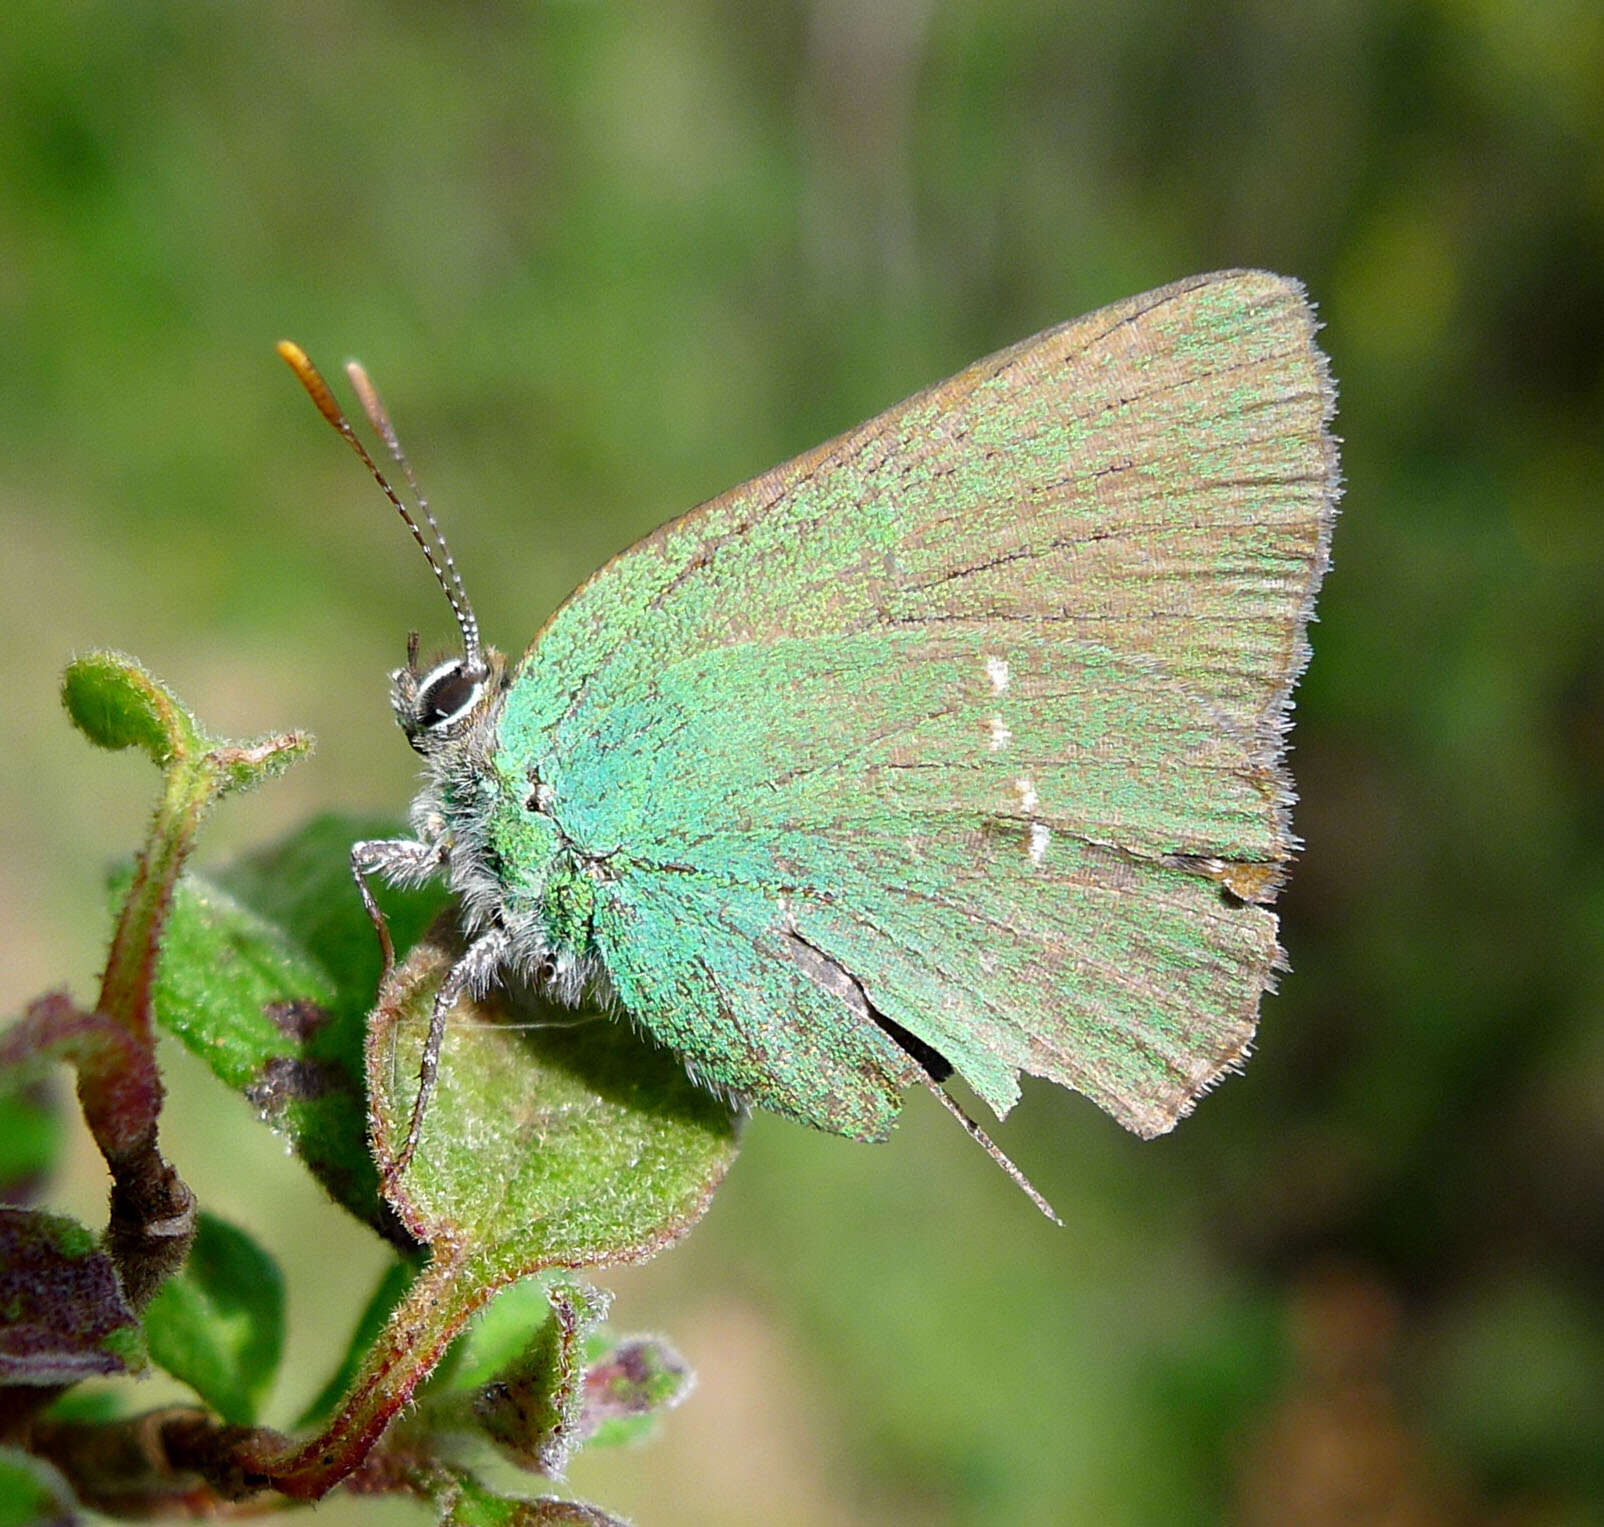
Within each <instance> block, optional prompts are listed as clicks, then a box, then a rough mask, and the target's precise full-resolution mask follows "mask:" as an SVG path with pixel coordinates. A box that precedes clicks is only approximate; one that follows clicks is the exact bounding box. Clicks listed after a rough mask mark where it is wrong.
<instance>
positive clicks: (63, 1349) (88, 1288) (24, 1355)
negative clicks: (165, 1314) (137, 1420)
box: [0, 1207, 145, 1384]
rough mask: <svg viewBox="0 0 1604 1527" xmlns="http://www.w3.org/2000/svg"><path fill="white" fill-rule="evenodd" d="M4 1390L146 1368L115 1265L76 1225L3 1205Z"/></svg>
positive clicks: (0, 1302) (0, 1345)
mask: <svg viewBox="0 0 1604 1527" xmlns="http://www.w3.org/2000/svg"><path fill="white" fill-rule="evenodd" d="M0 1320H3V1322H4V1323H3V1324H0V1384H74V1383H77V1381H78V1380H79V1379H85V1378H91V1377H96V1376H104V1375H106V1374H111V1373H132V1372H138V1371H139V1370H140V1369H142V1368H144V1366H145V1342H144V1337H143V1336H142V1335H141V1333H140V1329H139V1321H138V1320H137V1319H136V1318H135V1316H134V1313H133V1311H132V1310H130V1309H129V1308H128V1305H127V1304H126V1303H125V1302H124V1299H123V1294H122V1289H121V1288H120V1287H119V1285H118V1282H117V1274H116V1272H115V1271H114V1270H113V1268H112V1264H111V1259H110V1258H109V1257H108V1256H107V1255H106V1254H105V1252H103V1251H102V1250H101V1249H100V1243H99V1242H98V1241H97V1240H96V1239H95V1237H94V1235H93V1234H91V1232H90V1231H88V1230H87V1229H85V1228H84V1227H83V1226H82V1225H80V1224H79V1223H78V1222H77V1221H76V1220H72V1219H68V1218H66V1217H65V1216H63V1215H56V1214H44V1213H41V1212H40V1211H38V1210H37V1209H17V1208H6V1207H0Z"/></svg>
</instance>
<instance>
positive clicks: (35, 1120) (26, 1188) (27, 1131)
mask: <svg viewBox="0 0 1604 1527" xmlns="http://www.w3.org/2000/svg"><path fill="white" fill-rule="evenodd" d="M27 1070H28V1068H25V1067H20V1066H19V1067H16V1068H14V1069H9V1070H8V1071H7V1072H6V1073H5V1074H4V1076H3V1077H0V1203H9V1204H16V1203H22V1202H24V1201H25V1200H27V1199H28V1198H31V1197H32V1196H33V1194H34V1192H35V1190H36V1189H37V1187H38V1185H39V1184H40V1183H41V1182H43V1180H44V1179H45V1178H46V1177H48V1176H49V1175H50V1172H51V1169H52V1168H53V1167H54V1166H55V1164H56V1157H57V1156H58V1155H59V1154H60V1151H61V1117H60V1114H59V1112H58V1111H57V1109H56V1107H55V1096H54V1091H53V1089H52V1088H51V1087H50V1085H49V1084H48V1083H47V1082H44V1081H42V1080H40V1079H38V1078H36V1077H30V1076H29V1075H28V1074H27Z"/></svg>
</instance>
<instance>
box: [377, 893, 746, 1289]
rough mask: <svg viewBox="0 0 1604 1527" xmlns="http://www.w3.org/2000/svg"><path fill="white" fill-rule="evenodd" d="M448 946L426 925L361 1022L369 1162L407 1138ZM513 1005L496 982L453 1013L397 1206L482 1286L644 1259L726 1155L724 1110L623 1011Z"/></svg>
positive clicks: (682, 1222) (694, 1210)
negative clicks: (616, 1014) (365, 1030)
mask: <svg viewBox="0 0 1604 1527" xmlns="http://www.w3.org/2000/svg"><path fill="white" fill-rule="evenodd" d="M460 952H461V944H460V942H459V941H458V940H457V938H456V935H455V933H454V931H453V930H452V929H451V928H450V927H449V925H447V924H445V923H441V924H437V925H436V927H435V928H434V929H432V930H431V932H430V933H429V935H428V936H427V937H426V938H425V939H424V940H423V941H422V942H420V943H419V945H418V946H417V947H416V948H415V949H414V950H413V952H412V954H411V956H410V957H409V958H408V959H407V961H406V963H405V964H404V965H403V966H402V967H401V969H400V971H399V972H398V973H397V980H396V982H395V983H394V985H393V988H392V990H391V991H390V992H388V993H387V994H386V1000H385V1001H384V1003H383V1004H381V1006H380V1008H379V1010H378V1012H377V1013H376V1014H375V1016H374V1020H373V1022H372V1023H371V1025H370V1026H369V1051H368V1086H369V1094H370V1097H371V1100H372V1105H373V1107H374V1110H375V1114H374V1119H373V1134H374V1139H375V1142H376V1146H377V1149H378V1152H379V1154H380V1157H381V1159H383V1160H387V1161H393V1160H394V1159H395V1155H396V1152H397V1151H398V1150H399V1146H400V1143H401V1141H402V1140H404V1138H405V1135H406V1130H407V1126H408V1122H409V1120H410V1118H411V1110H412V1103H413V1098H414V1096H415V1093H416V1085H417V1084H416V1076H417V1069H418V1057H419V1056H420V1055H421V1054H422V1052H423V1044H424V1037H425V1034H426V1033H427V1029H428V1023H429V1014H430V1009H431V1006H432V1003H433V999H434V993H435V991H436V989H437V988H438V986H439V984H440V982H441V980H442V979H443V978H444V976H445V973H446V971H447V970H448V969H449V967H450V965H451V964H452V962H453V961H454V960H455V959H456V958H457V957H458V955H459V954H460ZM514 1000H515V999H514V998H513V997H512V996H510V995H509V994H508V993H507V992H505V991H500V990H498V991H492V992H491V993H489V994H488V995H487V996H486V997H485V998H484V999H483V1000H481V1001H479V1002H477V1003H468V1002H463V1003H459V1005H458V1007H457V1008H456V1010H455V1012H454V1014H453V1018H452V1023H451V1026H450V1028H449V1029H448V1031H447V1034H446V1041H445V1045H444V1048H443V1051H442V1054H441V1061H440V1072H439V1081H438V1084H437V1088H436V1091H435V1094H434V1098H433V1101H432V1103H431V1104H430V1107H429V1110H428V1113H427V1115H426V1117H425V1119H424V1124H423V1132H422V1137H421V1140H420V1143H419V1147H418V1151H417V1154H416V1156H415V1157H414V1158H413V1161H412V1163H411V1164H410V1166H409V1167H408V1169H407V1171H406V1172H405V1174H404V1175H403V1177H402V1178H401V1180H400V1182H399V1184H398V1186H397V1188H396V1190H395V1192H394V1194H393V1197H392V1202H393V1203H394V1205H395V1208H396V1211H397V1212H398V1214H399V1215H400V1216H401V1219H402V1221H403V1222H404V1223H405V1224H406V1226H407V1228H408V1229H409V1230H410V1231H411V1232H412V1234H413V1235H414V1236H416V1237H417V1238H418V1239H419V1240H422V1241H425V1242H428V1243H429V1244H431V1245H434V1246H437V1247H441V1246H444V1247H449V1248H450V1249H451V1251H450V1254H451V1258H452V1260H453V1261H456V1262H458V1263H459V1264H461V1265H463V1266H465V1267H466V1266H472V1267H473V1268H474V1270H475V1272H476V1275H478V1276H480V1277H482V1278H483V1279H484V1281H485V1282H486V1283H487V1284H489V1285H491V1286H495V1285H499V1284H501V1283H505V1282H510V1281H511V1280H512V1279H514V1278H518V1277H522V1276H524V1275H526V1274H528V1273H531V1272H536V1271H539V1270H540V1269H542V1268H547V1267H582V1266H597V1265H603V1264H607V1263H613V1262H626V1261H642V1260H644V1259H646V1258H647V1257H650V1256H652V1255H653V1254H654V1253H656V1252H657V1251H659V1250H661V1249H662V1248H663V1247H665V1246H667V1245H669V1244H670V1243H672V1242H673V1241H675V1240H677V1239H678V1238H679V1237H680V1236H681V1235H683V1234H684V1233H685V1232H686V1231H687V1230H689V1229H690V1227H691V1226H692V1225H693V1224H694V1223H695V1222H696V1221H697V1220H698V1219H699V1218H700V1217H701V1215H702V1213H703V1212H704V1210H705V1209H706V1207H707V1204H708V1202H709V1200H710V1198H711V1196H712V1193H713V1190H714V1189H715V1188H716V1187H717V1186H718V1184H719V1182H720V1181H721V1180H722V1179H723V1176H724V1173H725V1171H726V1170H727V1169H728V1167H729V1165H730V1162H731V1161H732V1160H733V1159H734V1157H735V1153H736V1149H737V1128H736V1125H737V1119H736V1115H735V1114H734V1113H733V1112H732V1110H731V1109H730V1108H729V1107H728V1106H727V1105H726V1104H725V1103H723V1102H721V1101H719V1100H718V1099H717V1098H715V1097H714V1096H713V1095H712V1094H711V1093H709V1092H707V1091H705V1090H704V1089H702V1088H700V1087H698V1086H696V1085H695V1084H694V1083H693V1082H691V1081H690V1079H689V1078H688V1077H687V1076H686V1074H685V1068H684V1066H683V1064H682V1063H681V1062H680V1060H679V1058H678V1057H677V1056H675V1055H674V1054H672V1053H671V1052H669V1051H667V1050H663V1049H660V1048H658V1047H657V1046H655V1045H652V1044H650V1043H648V1042H647V1041H645V1040H643V1039H641V1038H640V1037H639V1036H638V1035H637V1034H636V1033H635V1032H634V1031H633V1030H632V1029H631V1028H630V1027H629V1025H628V1024H626V1023H622V1022H616V1021H613V1020H611V1019H609V1018H607V1017H606V1016H605V1015H603V1014H600V1013H597V1012H595V1011H593V1010H588V1009H580V1010H578V1011H576V1010H573V1009H568V1008H560V1007H555V1006H553V1005H549V1004H547V1003H544V1002H541V1001H537V1000H533V999H529V998H527V997H526V998H522V999H519V1000H517V1003H516V1006H514Z"/></svg>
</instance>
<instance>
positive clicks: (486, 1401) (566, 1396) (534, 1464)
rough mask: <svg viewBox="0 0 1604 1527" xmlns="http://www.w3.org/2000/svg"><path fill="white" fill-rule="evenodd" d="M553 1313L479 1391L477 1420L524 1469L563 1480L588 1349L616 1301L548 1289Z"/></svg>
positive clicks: (582, 1287) (583, 1287) (582, 1288)
mask: <svg viewBox="0 0 1604 1527" xmlns="http://www.w3.org/2000/svg"><path fill="white" fill-rule="evenodd" d="M546 1298H547V1301H548V1304H549V1313H548V1316H547V1318H546V1320H545V1321H544V1322H543V1323H542V1324H541V1326H540V1329H539V1330H537V1331H536V1332H535V1335H534V1339H533V1340H532V1341H530V1342H529V1343H528V1345H527V1346H526V1347H525V1348H524V1350H523V1352H522V1353H521V1354H520V1355H519V1357H518V1358H517V1359H516V1360H515V1361H514V1362H512V1363H510V1364H509V1365H508V1366H507V1367H506V1368H504V1369H503V1370H502V1371H501V1372H500V1373H498V1374H497V1375H496V1376H495V1378H493V1379H492V1380H491V1381H490V1382H489V1383H488V1384H486V1385H484V1387H483V1388H481V1389H480V1391H479V1393H478V1395H477V1396H475V1399H474V1404H473V1413H474V1416H475V1417H476V1418H477V1420H478V1422H479V1424H480V1426H482V1427H483V1428H484V1430H485V1433H486V1435H487V1436H489V1437H490V1439H491V1440H492V1441H493V1442H494V1443H495V1444H496V1446H497V1447H498V1448H499V1449H500V1450H501V1451H502V1452H503V1453H504V1454H505V1455H506V1456H507V1457H508V1458H510V1459H511V1460H512V1461H513V1462H514V1463H516V1464H517V1465H518V1466H519V1467H520V1468H524V1469H532V1470H533V1471H534V1472H536V1473H537V1474H544V1475H545V1476H546V1477H547V1478H549V1479H561V1478H562V1477H563V1474H564V1473H565V1472H566V1471H567V1468H568V1460H569V1458H570V1456H571V1455H572V1453H573V1450H574V1447H575V1445H576V1442H577V1433H578V1430H579V1425H580V1415H581V1408H582V1406H583V1403H584V1398H585V1361H584V1359H585V1346H586V1343H587V1340H588V1338H589V1336H590V1333H591V1332H592V1331H593V1330H594V1329H595V1328H596V1326H597V1325H598V1324H600V1322H601V1319H602V1317H603V1316H604V1315H605V1314H606V1313H607V1307H608V1305H609V1304H610V1303H611V1302H612V1296H611V1295H610V1294H607V1293H604V1292H603V1291H602V1290H601V1289H598V1288H593V1287H592V1286H591V1285H590V1284H588V1283H585V1282H584V1281H582V1280H581V1279H578V1278H553V1279H551V1280H550V1281H549V1282H548V1283H547V1285H546Z"/></svg>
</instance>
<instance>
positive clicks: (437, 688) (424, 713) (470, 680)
mask: <svg viewBox="0 0 1604 1527" xmlns="http://www.w3.org/2000/svg"><path fill="white" fill-rule="evenodd" d="M484 682H485V676H484V674H483V673H481V672H477V671H475V670H474V669H471V668H469V667H467V666H466V665H465V664H463V663H460V662H453V663H450V664H447V665H446V666H444V667H442V668H437V669H436V670H435V671H434V672H433V673H432V674H430V675H429V676H428V677H427V678H426V679H425V680H424V681H423V683H422V685H421V686H420V687H419V690H418V708H417V728H418V730H419V731H422V732H429V731H435V730H437V729H438V728H440V727H443V726H447V725H449V724H450V723H451V722H453V721H455V720H456V719H457V718H458V717H459V716H461V715H462V714H463V713H464V712H465V711H467V710H469V709H470V708H471V707H472V706H473V704H474V702H475V701H476V700H477V699H478V698H479V695H480V692H481V691H482V690H483V688H484Z"/></svg>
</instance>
